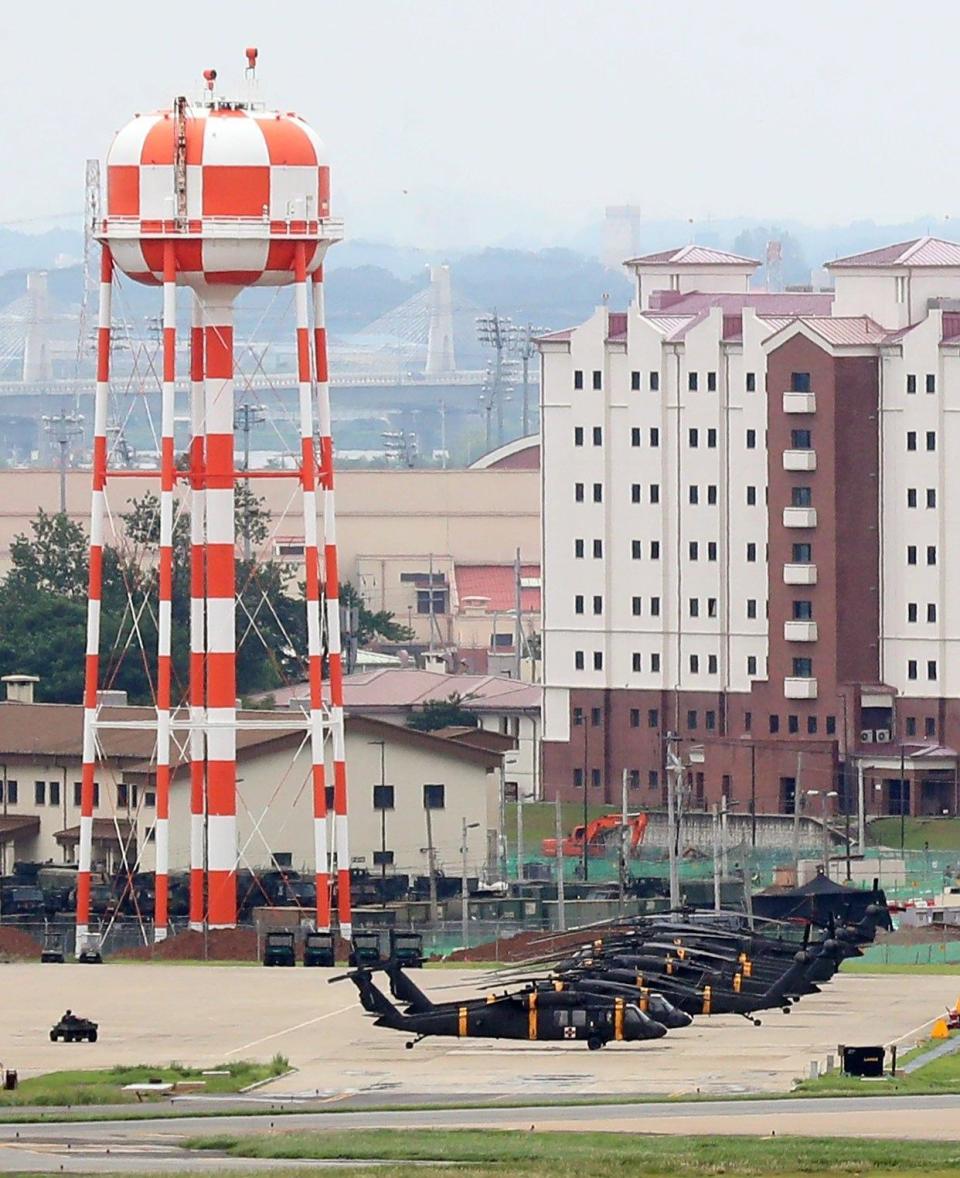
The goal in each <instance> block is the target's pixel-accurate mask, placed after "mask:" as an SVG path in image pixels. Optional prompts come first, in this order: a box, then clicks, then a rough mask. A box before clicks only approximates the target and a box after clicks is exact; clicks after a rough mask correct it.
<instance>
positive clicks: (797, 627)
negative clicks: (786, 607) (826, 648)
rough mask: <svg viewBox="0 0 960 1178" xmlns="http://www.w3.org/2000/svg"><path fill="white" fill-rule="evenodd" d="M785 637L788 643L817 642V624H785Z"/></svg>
mask: <svg viewBox="0 0 960 1178" xmlns="http://www.w3.org/2000/svg"><path fill="white" fill-rule="evenodd" d="M783 637H784V639H785V640H786V641H787V642H816V641H817V623H816V622H784V623H783Z"/></svg>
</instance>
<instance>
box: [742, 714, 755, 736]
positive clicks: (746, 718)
mask: <svg viewBox="0 0 960 1178" xmlns="http://www.w3.org/2000/svg"><path fill="white" fill-rule="evenodd" d="M743 730H744V732H752V731H753V712H744V713H743Z"/></svg>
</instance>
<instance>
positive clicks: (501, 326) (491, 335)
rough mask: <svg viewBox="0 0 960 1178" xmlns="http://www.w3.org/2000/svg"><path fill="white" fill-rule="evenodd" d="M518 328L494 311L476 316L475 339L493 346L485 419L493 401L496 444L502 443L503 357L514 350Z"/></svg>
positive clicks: (500, 444)
mask: <svg viewBox="0 0 960 1178" xmlns="http://www.w3.org/2000/svg"><path fill="white" fill-rule="evenodd" d="M519 330H520V329H519V328H518V327H517V325H516V324H515V323H513V322H512V321H511V320H510V319H508V318H507V317H506V316H505V315H498V314H497V312H496V311H493V312H492V314H489V315H478V316H477V339H479V340H480V342H481V343H483V344H487V346H488V347H491V348H493V351H494V360H493V372H492V374H491V375H492V386H491V388H490V392H489V398H490V400H489V402H488V406H487V413H488V417H487V421H488V423H489V420H490V419H489V414H490V411H491V410H492V408H493V403H494V401H495V402H496V406H497V445H498V446H502V445H503V402H504V399H505V396H506V388H505V383H506V382H505V369H506V365H505V361H504V357H505V355H506V353H507V352H509V351H513V350H514V348H515V345H516V339H517V334H518V332H519ZM488 433H489V426H488ZM488 444H489V438H488Z"/></svg>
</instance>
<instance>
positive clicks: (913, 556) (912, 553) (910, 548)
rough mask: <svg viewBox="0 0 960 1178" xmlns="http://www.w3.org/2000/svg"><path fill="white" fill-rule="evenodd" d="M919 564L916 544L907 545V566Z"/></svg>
mask: <svg viewBox="0 0 960 1178" xmlns="http://www.w3.org/2000/svg"><path fill="white" fill-rule="evenodd" d="M916 563H917V546H916V544H908V545H907V564H916Z"/></svg>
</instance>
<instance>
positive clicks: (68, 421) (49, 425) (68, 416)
mask: <svg viewBox="0 0 960 1178" xmlns="http://www.w3.org/2000/svg"><path fill="white" fill-rule="evenodd" d="M40 420H41V421H42V422H43V428H44V431H45V432H46V433H47V434H48V435H49V436H50V437H51V438H52V439H53V441H54V442H55V443H56V444H57V446H59V447H60V453H59V455H58V463H59V467H60V514H61V515H66V514H67V460H68V459H69V457H70V453H69V447H70V440H71V438H78V437H82V436H83V417H82V415H81V414H79V413H67V411H66V410H65V409H61V410H60V412H59V413H58V414H56V416H53V417H48V416H47V415H46V414H44V416H43V417H42V418H41V419H40Z"/></svg>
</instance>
